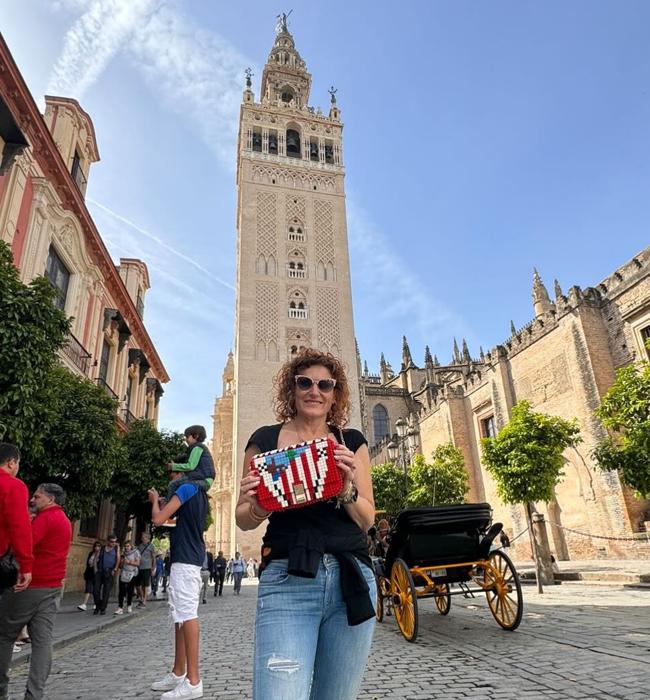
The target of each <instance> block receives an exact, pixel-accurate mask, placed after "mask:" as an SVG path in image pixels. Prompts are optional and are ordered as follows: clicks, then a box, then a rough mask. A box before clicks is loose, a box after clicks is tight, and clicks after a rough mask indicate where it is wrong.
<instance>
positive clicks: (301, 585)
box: [253, 554, 376, 700]
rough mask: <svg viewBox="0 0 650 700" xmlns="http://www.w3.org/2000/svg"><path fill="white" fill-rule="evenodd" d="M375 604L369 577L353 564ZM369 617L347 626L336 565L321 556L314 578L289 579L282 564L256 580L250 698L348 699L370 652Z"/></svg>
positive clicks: (371, 623)
mask: <svg viewBox="0 0 650 700" xmlns="http://www.w3.org/2000/svg"><path fill="white" fill-rule="evenodd" d="M359 566H360V567H361V570H362V572H363V575H364V577H365V579H366V581H367V583H368V587H369V588H370V597H371V600H372V601H373V604H374V602H375V596H376V589H375V577H374V574H373V573H372V571H371V570H370V568H369V567H367V566H365V565H364V564H361V563H360V564H359ZM374 629H375V620H374V618H372V619H370V620H367V621H366V622H364V623H362V624H360V625H355V626H354V627H350V626H349V625H348V621H347V615H346V611H345V602H344V601H343V598H342V596H341V582H340V577H339V565H338V562H337V561H336V559H335V558H334V556H332V555H331V554H325V555H324V556H323V559H322V560H321V563H320V567H319V569H318V574H317V575H316V578H313V579H311V578H302V577H299V576H290V575H289V574H288V573H287V560H286V559H278V560H275V561H272V562H271V563H270V564H269V565H268V567H267V568H266V569H265V570H264V572H263V573H262V575H261V577H260V583H259V589H258V596H257V619H256V621H255V662H254V669H253V699H254V700H308V699H309V700H353V698H356V697H357V694H358V692H359V687H360V685H361V680H362V678H363V672H364V669H365V666H366V661H367V659H368V654H369V653H370V645H371V643H372V634H373V632H374Z"/></svg>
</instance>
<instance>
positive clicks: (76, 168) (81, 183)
mask: <svg viewBox="0 0 650 700" xmlns="http://www.w3.org/2000/svg"><path fill="white" fill-rule="evenodd" d="M70 173H71V174H72V178H73V180H74V181H75V183H76V185H77V187H78V188H79V191H80V192H81V193H82V194H83V193H84V192H85V191H86V176H85V175H84V172H83V170H82V169H81V156H80V155H79V151H77V150H75V152H74V156H73V158H72V167H71V168H70Z"/></svg>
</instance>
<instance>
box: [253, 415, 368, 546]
mask: <svg viewBox="0 0 650 700" xmlns="http://www.w3.org/2000/svg"><path fill="white" fill-rule="evenodd" d="M281 429H282V424H278V425H265V426H263V427H262V428H258V429H257V430H256V431H255V432H254V433H253V434H252V435H251V437H250V439H249V440H248V442H247V443H246V449H248V448H249V447H251V446H252V445H255V446H256V447H257V449H258V450H259V452H269V451H270V450H275V449H277V447H278V437H279V436H280V430H281ZM330 430H331V432H332V433H333V434H334V436H335V437H336V439H337V441H338V442H341V441H343V442H344V443H345V445H346V447H347V448H348V449H350V450H352V452H355V453H356V452H357V450H358V449H359V448H360V447H361V446H362V445H367V444H368V441H367V440H366V438H365V437H364V436H363V433H361V432H360V431H358V430H355V429H354V428H348V429H344V430H342V431H340V430H339V428H336V427H330ZM341 432H342V433H343V440H341ZM312 528H314V529H316V530H319V531H320V532H321V533H322V534H323V535H324V536H325V537H327V536H340V535H359V534H361V535H362V536H363V542H364V543H365V536H366V535H365V533H364V532H363V531H362V530H361V528H360V527H359V526H358V525H357V524H356V523H355V522H354V521H353V520H352V519H351V518H350V516H349V515H348V514H347V511H346V510H345V508H337V507H336V499H335V498H334V499H330V500H329V501H319V502H318V503H314V504H313V505H311V506H307V507H305V508H295V509H291V510H284V511H279V512H275V513H272V514H271V515H270V517H269V524H268V527H267V529H266V533H265V535H264V543H265V544H266V543H268V541H270V540H272V539H275V538H283V537H284V536H285V535H288V534H289V533H294V532H296V531H297V530H303V529H312Z"/></svg>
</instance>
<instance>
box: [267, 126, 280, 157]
mask: <svg viewBox="0 0 650 700" xmlns="http://www.w3.org/2000/svg"><path fill="white" fill-rule="evenodd" d="M269 153H272V154H273V155H277V153H278V132H277V131H269Z"/></svg>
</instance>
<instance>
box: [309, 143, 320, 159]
mask: <svg viewBox="0 0 650 700" xmlns="http://www.w3.org/2000/svg"><path fill="white" fill-rule="evenodd" d="M309 160H315V161H318V141H317V140H316V139H310V141H309Z"/></svg>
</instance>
